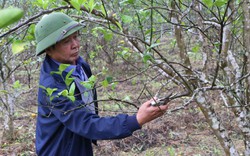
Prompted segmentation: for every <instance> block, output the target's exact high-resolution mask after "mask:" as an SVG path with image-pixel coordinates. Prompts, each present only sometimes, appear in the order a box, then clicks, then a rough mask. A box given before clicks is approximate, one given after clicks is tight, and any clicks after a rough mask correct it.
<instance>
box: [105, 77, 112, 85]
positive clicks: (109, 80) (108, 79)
mask: <svg viewBox="0 0 250 156" xmlns="http://www.w3.org/2000/svg"><path fill="white" fill-rule="evenodd" d="M106 80H107V81H108V83H109V84H110V83H112V81H113V77H112V76H107V77H106Z"/></svg>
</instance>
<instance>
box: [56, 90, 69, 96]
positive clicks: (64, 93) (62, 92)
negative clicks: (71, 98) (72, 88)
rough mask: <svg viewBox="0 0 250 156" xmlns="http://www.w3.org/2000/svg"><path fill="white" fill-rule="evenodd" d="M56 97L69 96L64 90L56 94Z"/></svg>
mask: <svg viewBox="0 0 250 156" xmlns="http://www.w3.org/2000/svg"><path fill="white" fill-rule="evenodd" d="M58 95H59V96H60V95H62V96H66V97H67V96H68V95H69V92H68V90H67V89H64V90H63V91H61V92H60V93H58Z"/></svg>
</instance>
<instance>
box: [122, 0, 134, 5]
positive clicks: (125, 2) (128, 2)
mask: <svg viewBox="0 0 250 156" xmlns="http://www.w3.org/2000/svg"><path fill="white" fill-rule="evenodd" d="M134 3H135V0H124V1H122V2H120V4H134Z"/></svg>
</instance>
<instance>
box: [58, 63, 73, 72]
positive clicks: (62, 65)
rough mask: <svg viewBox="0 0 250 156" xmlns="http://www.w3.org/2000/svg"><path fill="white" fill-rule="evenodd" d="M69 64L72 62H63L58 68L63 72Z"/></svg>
mask: <svg viewBox="0 0 250 156" xmlns="http://www.w3.org/2000/svg"><path fill="white" fill-rule="evenodd" d="M68 66H70V64H63V63H61V64H60V66H59V69H58V70H59V71H61V72H62V71H64V70H65V69H66V68H68Z"/></svg>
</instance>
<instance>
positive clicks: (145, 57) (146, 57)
mask: <svg viewBox="0 0 250 156" xmlns="http://www.w3.org/2000/svg"><path fill="white" fill-rule="evenodd" d="M149 60H153V57H152V55H151V54H149V53H146V54H144V55H143V62H144V63H146V62H147V61H149Z"/></svg>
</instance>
